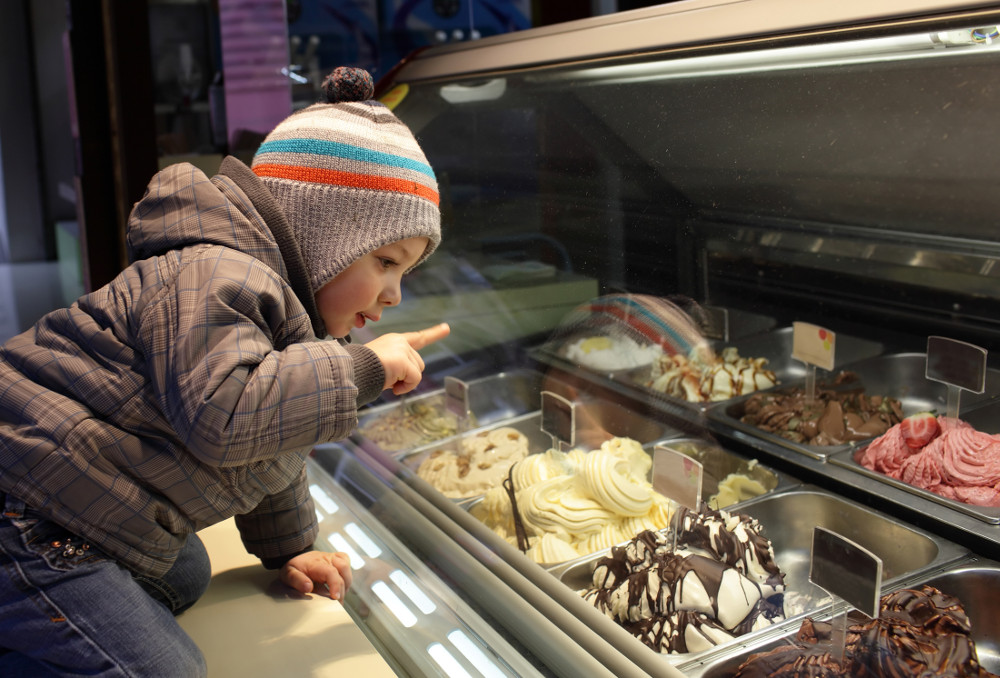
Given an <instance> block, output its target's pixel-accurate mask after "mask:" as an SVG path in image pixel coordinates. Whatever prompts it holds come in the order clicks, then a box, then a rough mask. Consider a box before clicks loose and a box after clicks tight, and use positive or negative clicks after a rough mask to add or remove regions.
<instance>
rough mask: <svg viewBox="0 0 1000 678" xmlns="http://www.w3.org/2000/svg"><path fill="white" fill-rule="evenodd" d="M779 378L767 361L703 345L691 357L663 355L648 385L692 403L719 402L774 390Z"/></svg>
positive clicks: (655, 365) (654, 365)
mask: <svg viewBox="0 0 1000 678" xmlns="http://www.w3.org/2000/svg"><path fill="white" fill-rule="evenodd" d="M777 383H778V380H777V376H776V375H775V373H774V372H773V371H772V370H769V369H767V359H766V358H745V357H742V356H740V354H739V351H738V350H737V349H736V348H735V347H733V346H729V347H727V348H725V349H723V350H722V352H721V353H719V354H715V353H713V352H711V351H710V350H706V348H705V347H703V346H700V347H697V348H696V349H695V350H692V351H691V353H690V354H689V355H686V356H685V355H681V354H675V355H669V354H666V353H664V354H662V355H661V356H660V357H659V358H657V360H656V362H654V363H653V367H652V371H651V373H650V376H649V379H648V380H647V381H646V386H647V387H648V388H650V389H651V390H653V391H657V392H660V393H665V394H666V395H669V396H672V397H674V398H681V399H683V400H686V401H688V402H694V403H699V402H718V401H720V400H728V399H730V398H735V397H736V396H740V395H744V394H747V393H753V392H755V391H761V390H764V389H768V388H771V387H772V386H774V385H775V384H777Z"/></svg>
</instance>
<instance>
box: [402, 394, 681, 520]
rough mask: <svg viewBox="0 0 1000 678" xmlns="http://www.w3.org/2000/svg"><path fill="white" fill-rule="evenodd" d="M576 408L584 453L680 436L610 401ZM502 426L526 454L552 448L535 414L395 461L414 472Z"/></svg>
mask: <svg viewBox="0 0 1000 678" xmlns="http://www.w3.org/2000/svg"><path fill="white" fill-rule="evenodd" d="M575 407H576V409H575V414H576V420H577V429H576V441H575V445H574V446H575V447H578V448H580V449H583V450H593V449H597V448H599V447H600V446H601V444H602V443H604V442H605V441H607V440H610V439H611V438H613V437H624V438H631V439H633V440H635V441H637V442H638V443H640V444H641V445H643V446H644V447H647V448H649V449H651V448H652V445H653V444H654V443H656V442H659V441H661V440H666V439H672V438H676V437H679V436H681V435H682V433H681V431H680V430H678V429H676V428H673V427H671V426H669V425H667V424H665V423H663V422H660V421H656V420H655V419H650V418H648V417H645V416H642V415H640V414H637V413H635V412H634V411H632V410H630V409H628V408H627V407H625V406H623V405H620V404H618V403H615V402H612V401H609V400H588V401H581V402H577V403H576V406H575ZM501 426H509V427H511V428H513V429H515V430H517V431H520V432H521V433H523V434H524V435H525V437H527V439H528V449H529V454H538V453H541V452H546V451H547V450H549V449H551V448H552V446H553V440H552V437H551V436H550V435H549V434H547V433H545V432H543V431H542V428H541V426H542V415H541V412H540V411H536V412H529V413H527V414H522V415H520V416H518V417H515V418H513V419H508V420H505V421H502V422H500V423H498V424H497V425H494V426H483V427H480V428H477V429H474V430H471V431H468V432H466V433H463V434H460V435H458V436H456V437H454V438H451V439H448V440H444V441H439V442H437V443H430V444H428V445H424V446H422V447H419V448H417V449H414V450H412V451H410V452H407V453H405V454H403V455H401V456H399V457H398V459H399V461H400V462H401V463H402V464H403V465H404V466H406V467H408V468H410V469H411V470H413V471H414V472H415V471H416V470H417V468H418V467H419V466H420V464H422V463H423V462H424V460H426V459H427V458H428V457H430V456H431V455H432V454H433V453H434V452H436V451H438V450H442V449H446V450H450V451H457V450H460V449H461V444H462V440H463V439H465V438H471V437H473V436H477V435H479V434H481V433H482V432H484V431H490V430H493V429H496V428H499V427H501ZM480 496H481V495H477V496H476V497H466V498H463V499H461V500H458V501H461V502H466V503H468V502H472V501H474V500H476V499H477V498H478V497H480Z"/></svg>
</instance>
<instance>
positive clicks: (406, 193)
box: [250, 67, 441, 294]
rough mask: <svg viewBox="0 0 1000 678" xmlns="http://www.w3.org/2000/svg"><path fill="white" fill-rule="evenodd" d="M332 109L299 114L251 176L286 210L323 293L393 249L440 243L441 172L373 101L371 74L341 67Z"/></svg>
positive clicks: (280, 130)
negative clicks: (420, 240)
mask: <svg viewBox="0 0 1000 678" xmlns="http://www.w3.org/2000/svg"><path fill="white" fill-rule="evenodd" d="M323 89H324V91H325V96H326V99H327V101H326V102H324V103H317V104H313V105H312V106H309V107H308V108H304V109H302V110H301V111H298V112H296V113H293V114H292V115H290V116H288V117H287V118H285V120H283V121H282V122H281V123H279V124H278V126H277V127H275V128H274V130H272V132H271V133H270V134H268V135H267V138H265V139H264V143H262V144H261V145H260V148H259V149H257V153H256V155H254V158H253V162H252V163H251V165H250V168H251V169H252V170H253V172H254V173H255V174H256V175H257V176H258V177H260V178H261V181H263V182H264V185H265V186H267V188H268V190H269V191H270V192H271V194H272V195H273V196H274V198H275V200H276V201H277V203H278V205H280V206H281V209H282V210H283V212H284V214H285V218H286V219H287V220H288V223H289V224H290V225H291V228H292V230H293V231H294V232H295V234H296V237H297V239H298V244H299V249H300V250H301V252H302V256H303V258H304V259H305V264H306V268H307V270H308V274H309V282H310V284H311V285H312V290H313V293H314V294H315V293H316V292H318V291H319V290H320V288H322V287H323V286H324V285H326V284H327V283H328V282H330V281H331V280H333V278H335V277H336V276H337V275H338V274H339V273H340V272H341V271H343V270H344V269H346V268H347V267H348V266H350V265H351V264H352V263H353V262H354V261H355V260H357V259H358V258H360V257H362V256H364V255H365V254H368V253H369V252H372V251H373V250H377V249H378V248H380V247H383V246H385V245H388V244H390V243H393V242H397V241H400V240H405V239H406V238H414V237H418V236H424V237H426V238H427V239H428V240H429V243H428V245H427V249H426V250H424V253H423V256H421V257H420V260H419V261H418V262H417V263H418V264H419V263H420V262H422V261H424V260H425V259H426V258H427V257H429V256H430V255H431V253H432V252H433V251H434V250H435V248H437V246H438V245H439V244H440V242H441V211H440V209H439V207H438V202H439V201H438V185H437V178H436V177H435V176H434V170H432V169H431V166H430V165H429V164H428V163H427V158H426V157H425V156H424V153H423V151H421V150H420V146H419V145H418V144H417V140H416V139H415V138H414V137H413V133H412V132H410V130H409V128H408V127H407V126H406V125H404V124H403V123H402V121H400V120H399V118H397V117H396V116H395V115H393V113H392V112H391V111H390V110H389V109H388V108H386V107H385V106H384V105H383V104H381V103H379V102H377V101H374V100H372V98H371V97H372V94H373V92H374V89H375V87H374V84H373V82H372V77H371V75H369V74H368V72H367V71H365V70H362V69H360V68H343V67H342V68H337V69H335V70H334V71H333V72H332V73H331V74H330V75H329V76H327V78H326V80H325V81H324V83H323Z"/></svg>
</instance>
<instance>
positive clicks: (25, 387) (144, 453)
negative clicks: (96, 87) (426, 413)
mask: <svg viewBox="0 0 1000 678" xmlns="http://www.w3.org/2000/svg"><path fill="white" fill-rule="evenodd" d="M128 246H129V256H130V261H131V262H132V263H131V264H130V265H129V266H128V268H126V269H125V270H124V271H122V273H121V274H119V275H118V277H117V278H115V279H114V280H113V281H112V282H111V283H109V284H108V285H106V286H105V287H102V288H101V289H99V290H97V291H95V292H92V293H90V294H87V295H85V296H83V297H81V298H80V299H79V300H77V301H76V302H74V303H73V305H72V306H70V307H69V308H66V309H62V310H58V311H54V312H52V313H50V314H48V315H47V316H45V317H44V318H42V319H41V320H40V321H39V322H38V323H37V324H36V325H35V326H34V327H33V328H32V329H30V330H28V331H27V332H25V333H23V334H21V335H19V336H17V337H14V338H13V339H11V340H10V341H8V342H7V343H6V344H5V345H4V346H2V347H0V491H3V492H6V493H9V494H12V495H14V496H16V497H18V498H20V499H22V500H23V501H24V502H25V503H27V504H28V505H29V506H32V507H33V508H35V509H36V510H38V511H40V512H41V513H42V514H44V515H46V516H47V517H48V518H50V519H51V520H53V521H55V522H57V523H59V524H61V525H63V526H64V527H66V528H67V529H69V530H70V531H72V532H74V533H76V534H78V535H81V536H83V537H85V538H87V539H88V540H89V541H90V542H91V543H93V544H95V545H96V546H97V547H99V548H100V549H102V550H103V551H104V552H106V553H108V554H110V555H111V556H113V557H115V558H117V559H118V560H119V561H120V562H122V563H123V564H125V565H127V566H128V567H130V568H132V569H133V570H135V571H138V572H141V573H145V574H150V575H154V576H157V575H161V574H163V573H164V572H166V570H167V569H169V567H170V566H171V564H172V563H173V561H174V559H175V558H176V555H177V553H178V551H179V549H180V548H181V546H182V545H183V543H184V539H185V538H186V535H187V534H189V533H191V532H195V531H197V530H200V529H201V528H204V527H206V526H208V525H212V524H214V523H217V522H219V521H222V520H225V519H227V518H229V517H231V516H236V523H237V526H238V527H239V529H240V532H241V535H242V538H243V542H244V544H245V546H246V548H247V550H248V551H249V552H250V553H253V554H254V555H256V556H258V557H260V558H262V559H264V560H265V563H268V562H269V561H272V560H273V561H279V562H280V560H282V559H284V558H286V557H287V556H289V555H291V554H294V553H298V552H300V551H303V550H307V549H308V548H309V547H310V546H311V545H312V543H313V540H314V539H315V537H316V518H315V512H314V509H313V505H312V500H311V498H310V496H309V491H308V487H307V483H306V478H305V470H304V469H305V465H304V460H305V458H306V456H307V455H308V454H309V452H310V450H311V449H312V448H313V446H315V445H316V444H318V443H324V442H328V441H331V440H337V439H341V438H344V437H346V436H347V435H348V434H349V432H350V431H351V429H352V428H353V427H354V426H355V425H356V423H357V408H358V406H359V404H364V403H366V402H369V401H371V400H373V399H374V398H375V397H376V396H377V395H378V393H379V392H380V391H381V386H382V383H383V380H384V375H383V373H382V366H381V363H380V362H379V360H378V358H377V357H376V356H375V354H374V353H373V352H372V351H371V350H370V349H367V348H365V347H364V346H359V345H351V344H342V343H341V342H338V341H335V340H330V339H327V340H320V339H319V338H318V337H317V335H318V336H320V337H323V336H325V331H323V329H322V328H323V324H322V320H321V319H320V318H319V315H318V313H317V311H316V307H315V301H314V298H313V296H312V293H311V290H310V288H309V284H308V281H307V279H306V274H305V268H304V264H303V260H302V256H301V253H300V252H299V248H298V245H297V244H296V242H295V240H294V237H293V235H292V232H291V230H290V229H289V226H288V223H287V222H286V221H285V219H284V217H283V215H282V214H281V212H280V210H279V208H278V207H277V204H276V203H275V201H274V199H273V198H272V197H271V195H270V194H269V193H268V192H267V189H266V188H265V187H264V185H263V184H262V183H261V182H260V181H259V180H258V179H257V177H256V176H255V175H254V174H253V173H252V172H251V171H250V170H249V168H247V167H246V165H244V164H243V163H241V162H240V161H238V160H236V159H235V158H227V159H226V160H225V161H224V162H223V164H222V167H221V169H220V173H219V175H217V176H215V177H213V178H211V179H209V178H208V177H207V176H205V174H203V173H202V172H201V171H200V170H198V169H196V168H195V167H193V166H192V165H189V164H186V163H185V164H179V165H174V166H171V167H168V168H167V169H165V170H163V171H162V172H160V173H159V174H157V175H156V176H155V177H154V178H153V179H152V181H151V182H150V184H149V187H148V188H147V191H146V195H145V196H144V197H143V199H142V200H141V201H140V202H138V203H137V204H136V205H135V207H134V209H133V210H132V213H131V215H130V217H129V226H128ZM270 564H272V565H273V564H274V563H270Z"/></svg>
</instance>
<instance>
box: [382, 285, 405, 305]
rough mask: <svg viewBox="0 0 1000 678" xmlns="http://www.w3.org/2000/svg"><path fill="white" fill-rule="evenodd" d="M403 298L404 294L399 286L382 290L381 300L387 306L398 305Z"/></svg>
mask: <svg viewBox="0 0 1000 678" xmlns="http://www.w3.org/2000/svg"><path fill="white" fill-rule="evenodd" d="M402 299H403V294H402V292H401V291H400V289H399V287H398V286H396V287H387V288H385V289H384V290H383V291H382V294H381V296H380V297H379V301H381V302H382V303H383V304H385V305H386V306H397V305H398V304H399V302H400V301H402Z"/></svg>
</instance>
